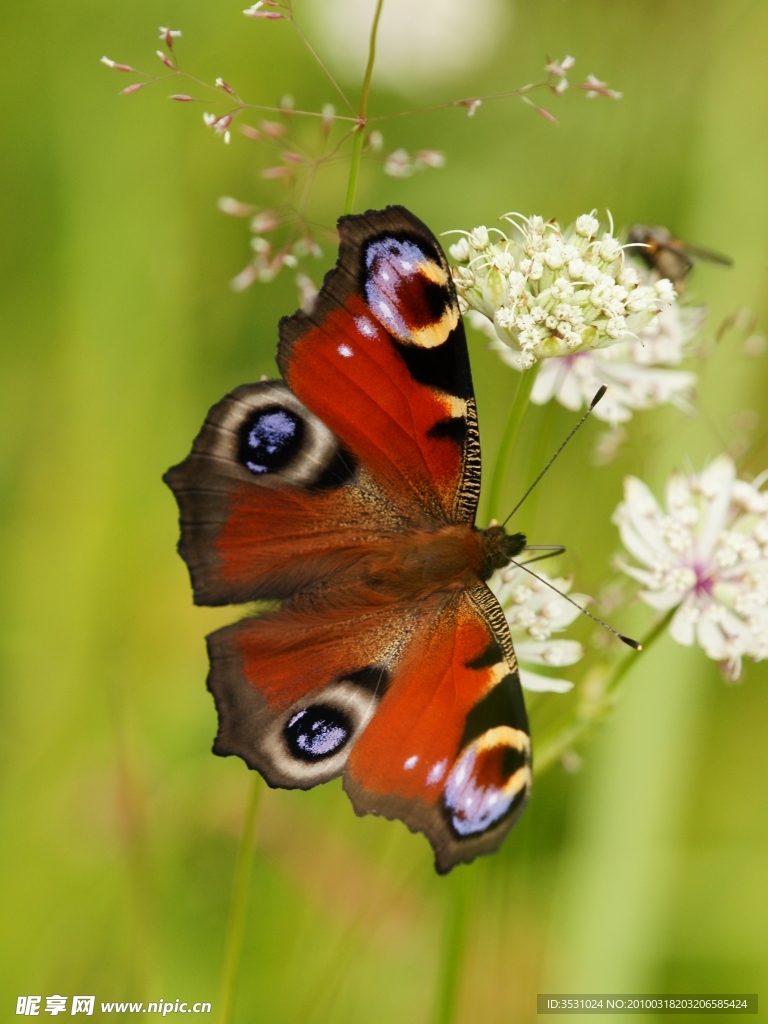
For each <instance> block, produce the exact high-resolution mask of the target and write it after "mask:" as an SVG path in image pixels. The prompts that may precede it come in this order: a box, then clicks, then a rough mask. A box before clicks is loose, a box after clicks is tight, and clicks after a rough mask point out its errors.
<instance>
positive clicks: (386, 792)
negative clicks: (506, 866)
mask: <svg viewBox="0 0 768 1024" xmlns="http://www.w3.org/2000/svg"><path fill="white" fill-rule="evenodd" d="M344 786H345V789H346V791H347V793H348V794H349V796H350V799H351V800H352V803H353V805H354V807H355V809H356V810H357V811H358V813H360V814H367V813H373V814H381V815H384V816H385V817H388V818H398V819H400V820H401V821H404V822H405V823H406V825H408V827H409V828H410V829H411V830H412V831H419V832H423V833H424V834H425V835H426V836H427V838H428V839H429V841H430V843H431V844H432V847H433V849H434V851H435V863H436V867H437V869H438V871H441V872H444V871H448V870H450V868H452V867H453V866H454V865H455V864H457V863H461V862H462V861H471V860H473V859H474V858H475V857H477V856H478V855H479V854H482V853H489V852H491V851H493V850H495V849H496V848H497V847H498V846H499V845H500V843H501V842H502V840H503V839H504V836H505V835H506V834H507V832H508V831H509V830H510V828H511V827H512V826H513V825H514V823H515V821H517V819H518V817H519V816H520V814H521V813H522V810H523V808H524V806H525V804H526V802H527V800H528V796H529V794H530V787H531V743H530V736H529V730H528V719H527V715H526V711H525V704H524V701H523V696H522V691H521V688H520V679H519V674H518V670H517V661H516V658H515V655H514V651H513V649H512V643H511V640H510V638H509V630H508V628H507V624H506V621H505V619H504V614H503V612H502V610H501V608H500V607H499V605H498V602H497V601H496V598H495V597H494V596H493V594H491V592H490V591H489V590H488V589H487V587H485V585H484V584H480V585H479V586H478V587H476V588H475V589H474V590H472V591H465V592H463V593H462V594H461V595H460V596H459V597H457V598H455V599H454V600H453V601H451V602H449V603H447V604H446V605H445V606H444V607H443V608H442V609H440V611H439V613H438V614H436V615H433V616H432V617H431V618H430V621H429V623H428V625H427V626H426V627H425V628H424V629H423V631H422V632H421V633H420V634H419V636H418V639H417V640H416V641H415V642H414V643H413V644H411V645H410V646H409V647H408V648H407V649H406V650H405V651H404V652H403V655H402V658H401V660H400V662H399V664H398V669H397V672H395V673H394V674H393V677H392V679H391V682H390V685H389V687H388V689H387V691H386V693H385V694H384V695H383V697H382V699H381V703H380V705H379V707H378V708H377V712H376V715H375V716H374V718H373V719H372V721H371V722H370V724H369V725H368V726H367V728H366V729H365V731H364V732H363V734H362V735H361V736H360V738H359V740H358V741H357V743H356V745H355V746H354V747H353V749H352V751H351V754H350V757H349V764H348V768H347V772H346V774H345V780H344Z"/></svg>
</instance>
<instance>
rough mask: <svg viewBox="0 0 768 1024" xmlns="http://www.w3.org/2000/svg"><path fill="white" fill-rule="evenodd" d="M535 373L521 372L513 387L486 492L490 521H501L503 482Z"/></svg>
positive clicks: (526, 406) (531, 371)
mask: <svg viewBox="0 0 768 1024" xmlns="http://www.w3.org/2000/svg"><path fill="white" fill-rule="evenodd" d="M535 378H536V372H535V370H534V369H533V368H531V369H530V370H523V372H522V373H521V374H520V378H519V380H518V382H517V386H516V387H515V394H514V397H513V398H512V405H511V407H510V410H509V416H508V418H507V422H506V426H505V427H504V433H503V434H502V435H501V444H500V446H499V454H498V455H497V456H496V464H495V465H494V467H493V475H492V476H491V489H490V491H489V492H488V516H487V518H488V519H489V520H490V519H501V518H503V517H502V514H501V499H502V498H503V496H504V482H505V480H506V478H507V470H508V469H509V462H510V458H511V456H512V451H513V449H514V447H515V441H516V440H517V434H518V431H519V429H520V424H521V423H522V422H523V416H524V415H525V410H526V409H527V408H528V399H529V398H530V397H531V390H532V388H533V382H534V380H535Z"/></svg>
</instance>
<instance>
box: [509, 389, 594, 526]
mask: <svg viewBox="0 0 768 1024" xmlns="http://www.w3.org/2000/svg"><path fill="white" fill-rule="evenodd" d="M607 390H608V388H607V387H606V386H605V384H603V385H602V387H601V388H600V390H599V391H598V392H597V394H596V395H595V397H594V398H593V399H592V401H591V402H590V403H589V408H588V409H587V411H586V412H585V413H584V415H583V416H582V417H581V419H580V420H579V422H578V423H577V424H576V426H575V427H574V428H573V430H572V431H571V432H570V434H569V435H568V436H567V437H566V439H565V440H564V441H563V443H562V444H561V445H560V447H559V448H558V449H557V451H556V452H555V454H554V455H553V456H552V458H551V459H550V460H549V462H548V463H547V464H546V466H545V467H544V469H542V471H541V472H540V473H539V475H538V476H537V477H536V479H535V480H534V481H533V483H532V484H531V486H530V487H529V488H528V490H527V491H526V492H525V494H524V495H523V496H522V498H521V499H520V501H518V503H517V504H516V505H515V507H514V508H513V509H512V511H511V512H510V513H509V515H508V516H507V518H506V519H505V520H504V522H503V523H502V524H501V525H502V526H506V525H507V523H508V522H509V520H510V519H511V518H512V516H513V515H514V514H515V512H517V510H518V509H519V508H520V506H521V505H522V504H523V502H524V501H525V499H526V498H527V497H528V495H529V494H530V493H531V491H532V490H533V488H534V487H535V486H536V484H537V483H538V482H539V480H541V478H542V477H543V476H544V474H545V473H546V472H547V470H548V469H549V468H550V466H551V465H552V463H553V462H554V461H555V459H556V458H557V457H558V455H559V454H560V452H561V451H562V450H563V448H565V446H566V445H567V444H568V442H569V441H570V440H571V438H572V437H573V435H574V434H575V433H576V431H577V430H578V429H579V427H581V426H582V424H583V423H585V422H586V420H587V419H588V418H589V414H590V413H591V412H592V410H593V409H594V408H595V406H596V405H597V403H598V402H599V401H600V399H601V398H602V397H603V395H604V394H605V392H606V391H607Z"/></svg>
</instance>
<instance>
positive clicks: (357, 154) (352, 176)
mask: <svg viewBox="0 0 768 1024" xmlns="http://www.w3.org/2000/svg"><path fill="white" fill-rule="evenodd" d="M383 6H384V0H378V3H377V4H376V11H375V13H374V15H373V23H372V24H371V38H370V42H369V43H368V64H367V66H366V69H365V78H364V79H363V88H362V90H361V92H360V110H359V113H358V115H357V131H356V132H355V138H354V142H353V144H352V162H351V164H350V166H349V184H348V185H347V201H346V203H345V204H344V213H352V209H353V207H354V205H355V191H356V190H357V176H358V174H359V172H360V160H361V158H362V155H363V139H364V134H363V133H364V131H365V121H366V117H367V115H368V94H369V93H370V91H371V75H372V74H373V65H374V63H375V61H376V33H377V32H378V31H379V18H380V17H381V9H382V7H383Z"/></svg>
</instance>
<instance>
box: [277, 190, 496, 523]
mask: <svg viewBox="0 0 768 1024" xmlns="http://www.w3.org/2000/svg"><path fill="white" fill-rule="evenodd" d="M339 232H340V237H341V247H340V250H339V259H338V263H337V265H336V268H335V269H334V270H332V271H331V272H330V273H329V274H328V275H327V276H326V278H325V282H324V284H323V287H322V289H321V291H320V294H319V296H318V298H317V301H316V303H315V306H314V308H313V310H312V311H311V312H303V311H300V312H298V313H296V314H295V315H294V316H292V317H290V318H288V319H286V320H283V321H282V322H281V325H280V345H279V349H278V364H279V366H280V370H281V372H282V374H283V377H284V378H285V380H286V381H287V382H288V384H289V386H290V388H291V390H292V391H293V392H294V394H296V395H297V397H298V398H299V399H300V400H301V401H302V402H303V403H304V405H305V406H306V407H307V408H308V409H310V410H311V411H312V412H313V413H314V414H315V415H316V416H318V417H319V418H320V419H321V420H322V421H323V422H324V423H325V424H326V425H327V426H328V427H330V429H331V430H332V431H333V432H334V434H335V435H336V436H337V437H338V438H339V440H340V442H341V444H342V445H343V446H344V448H345V449H346V450H348V451H349V452H351V453H352V455H353V456H354V457H355V458H356V459H357V460H358V461H359V462H360V464H361V465H363V466H365V467H366V468H367V469H368V470H369V471H370V472H371V474H372V475H373V476H374V477H375V479H376V481H377V482H378V483H379V484H380V485H381V486H382V488H383V489H384V490H386V492H387V494H388V496H389V499H390V500H391V501H392V502H393V504H395V505H396V506H398V507H399V508H402V509H404V510H405V511H406V512H407V510H409V509H410V510H414V511H420V512H421V513H422V514H426V516H428V517H429V518H431V519H434V520H436V521H438V522H448V523H473V522H474V517H475V512H476V508H477V497H478V493H479V489H480V446H479V440H478V433H477V420H476V413H475V402H474V395H473V390H472V378H471V375H470V369H469V358H468V354H467V343H466V338H465V336H464V328H463V325H462V322H461V316H460V313H459V307H458V303H457V300H456V293H455V291H454V288H453V282H452V280H451V276H450V271H449V268H448V265H447V263H446V260H445V256H444V255H443V252H442V249H441V248H440V245H439V244H438V242H437V239H436V238H435V237H434V235H433V234H432V233H431V232H430V231H429V229H428V228H427V227H425V225H424V224H422V223H421V221H420V220H418V219H417V218H416V217H414V216H413V214H411V213H409V212H408V211H407V210H405V209H403V208H402V207H389V208H388V209H386V210H384V211H382V212H378V213H368V214H365V215H364V216H360V217H349V218H342V219H341V221H340V222H339Z"/></svg>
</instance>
